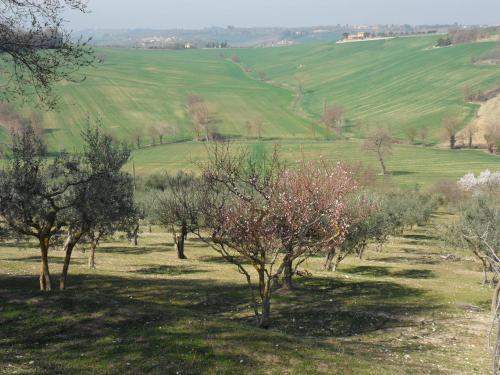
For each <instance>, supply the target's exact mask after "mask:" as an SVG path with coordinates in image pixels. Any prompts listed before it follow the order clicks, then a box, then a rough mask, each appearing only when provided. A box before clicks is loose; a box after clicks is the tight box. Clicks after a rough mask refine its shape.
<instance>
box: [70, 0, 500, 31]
mask: <svg viewBox="0 0 500 375" xmlns="http://www.w3.org/2000/svg"><path fill="white" fill-rule="evenodd" d="M88 4H89V9H90V11H91V13H90V14H83V15H82V14H79V13H77V12H70V13H68V14H67V16H66V18H67V20H68V21H69V25H70V27H71V28H72V29H73V30H80V29H87V28H110V29H135V28H150V29H171V28H184V29H199V28H204V27H210V26H221V27H224V26H228V25H233V26H238V27H262V26H286V27H296V26H318V25H337V24H342V25H344V24H412V25H416V24H452V23H455V22H457V23H460V24H492V25H497V24H500V0H175V1H174V0H140V1H137V0H88Z"/></svg>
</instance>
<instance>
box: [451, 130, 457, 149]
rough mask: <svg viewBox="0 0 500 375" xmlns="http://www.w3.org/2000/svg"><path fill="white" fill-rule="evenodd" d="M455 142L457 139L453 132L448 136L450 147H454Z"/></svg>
mask: <svg viewBox="0 0 500 375" xmlns="http://www.w3.org/2000/svg"><path fill="white" fill-rule="evenodd" d="M456 143H457V139H456V138H455V135H454V134H453V135H451V136H450V148H451V149H454V148H455V144H456Z"/></svg>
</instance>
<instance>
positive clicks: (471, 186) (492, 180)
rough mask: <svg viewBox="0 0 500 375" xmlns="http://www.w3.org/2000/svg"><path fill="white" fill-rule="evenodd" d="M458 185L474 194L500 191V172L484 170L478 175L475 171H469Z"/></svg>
mask: <svg viewBox="0 0 500 375" xmlns="http://www.w3.org/2000/svg"><path fill="white" fill-rule="evenodd" d="M458 186H459V187H460V188H461V189H462V190H465V191H468V192H471V193H472V194H473V195H482V194H495V193H499V192H500V172H491V171H490V170H488V169H487V170H485V171H482V172H481V173H480V174H479V176H478V177H476V176H475V175H474V173H467V174H466V175H464V176H463V177H462V178H461V179H460V180H458Z"/></svg>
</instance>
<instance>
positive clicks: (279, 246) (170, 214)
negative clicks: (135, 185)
mask: <svg viewBox="0 0 500 375" xmlns="http://www.w3.org/2000/svg"><path fill="white" fill-rule="evenodd" d="M208 156H209V158H208V161H207V162H205V163H202V164H201V165H200V170H201V173H200V174H199V175H195V174H191V173H186V172H181V173H178V174H176V175H168V174H167V175H153V176H150V177H148V178H147V179H146V180H145V181H144V184H143V185H144V186H143V188H142V189H140V191H139V192H138V193H137V201H138V202H139V206H140V207H141V211H142V212H143V215H144V216H143V217H144V221H145V222H146V223H147V224H148V225H160V226H162V227H164V228H166V229H167V230H168V231H169V232H170V233H171V234H172V236H173V238H174V242H175V246H176V249H177V254H178V257H179V258H181V259H186V258H187V256H188V255H189V254H185V251H184V244H185V241H186V238H187V236H189V235H191V236H195V237H196V238H198V239H201V240H202V241H204V242H205V243H206V244H207V245H209V246H210V247H211V248H212V249H213V250H215V251H216V252H217V253H219V255H220V256H222V257H223V258H224V259H225V260H226V261H228V262H230V263H232V264H234V265H235V267H237V268H238V270H239V271H240V273H241V274H242V275H244V277H245V279H246V280H247V283H248V286H249V288H250V291H251V296H252V302H253V306H254V313H255V317H256V321H257V323H258V325H259V326H260V327H265V328H267V327H268V326H269V325H270V312H271V300H272V295H273V291H274V290H275V289H276V288H278V287H280V288H287V289H291V288H293V287H294V283H293V277H294V275H296V274H297V272H298V270H299V267H300V265H301V264H302V263H303V262H304V261H305V260H306V259H307V258H308V257H311V256H317V255H320V254H322V255H323V256H324V257H325V269H327V270H335V269H336V267H337V266H338V265H339V263H340V262H341V261H342V260H344V259H345V258H346V257H347V256H349V255H351V254H352V255H357V256H359V257H361V256H362V254H363V251H364V250H365V249H366V247H367V246H368V244H369V243H370V242H373V243H376V244H378V246H379V247H380V246H382V245H383V244H384V243H385V242H386V241H388V238H389V237H390V236H391V235H396V234H399V233H401V231H402V230H403V229H404V228H407V227H411V226H413V225H416V224H422V223H424V222H425V221H426V220H427V219H428V218H429V217H430V214H431V212H432V211H433V210H434V208H435V205H436V203H437V200H436V199H433V198H431V196H428V195H425V194H420V193H418V192H412V193H411V194H408V193H404V194H403V193H396V192H394V193H386V194H384V193H379V192H375V191H371V190H370V185H371V181H372V178H371V176H372V175H371V174H370V173H369V172H367V171H366V170H364V169H362V168H360V167H352V166H349V165H347V164H344V163H328V162H324V161H322V162H302V163H300V164H299V165H292V166H290V165H286V163H284V162H283V161H282V159H281V158H280V156H279V152H278V150H277V149H275V150H274V151H273V153H271V154H269V155H264V156H262V155H260V156H259V157H255V156H254V155H252V154H251V153H249V152H248V150H246V149H234V148H233V147H231V146H230V145H229V144H227V143H212V144H210V146H209V152H208Z"/></svg>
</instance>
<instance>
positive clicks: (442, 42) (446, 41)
mask: <svg viewBox="0 0 500 375" xmlns="http://www.w3.org/2000/svg"><path fill="white" fill-rule="evenodd" d="M451 44H452V43H451V39H450V38H449V37H443V38H439V39H438V40H437V42H436V47H448V46H451Z"/></svg>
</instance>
